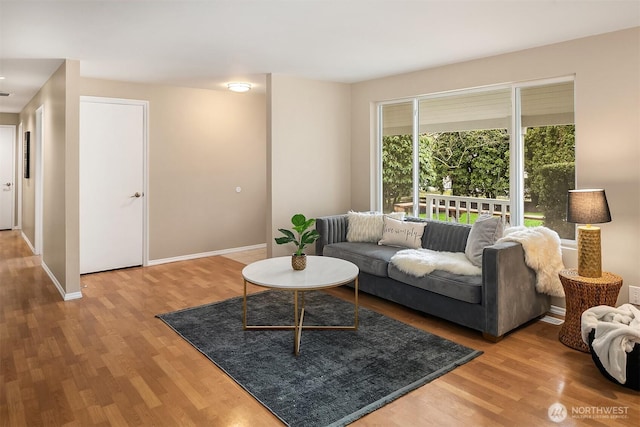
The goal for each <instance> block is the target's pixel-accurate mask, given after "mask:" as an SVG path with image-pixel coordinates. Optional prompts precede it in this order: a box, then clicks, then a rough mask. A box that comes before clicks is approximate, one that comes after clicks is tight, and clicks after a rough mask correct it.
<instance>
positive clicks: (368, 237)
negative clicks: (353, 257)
mask: <svg viewBox="0 0 640 427" xmlns="http://www.w3.org/2000/svg"><path fill="white" fill-rule="evenodd" d="M388 215H389V216H391V217H393V218H397V219H400V220H402V219H404V212H394V213H391V214H388ZM383 218H384V214H382V213H380V212H354V211H349V212H348V213H347V221H348V226H347V241H348V242H369V243H376V242H378V241H379V240H380V239H381V238H382V227H383Z"/></svg>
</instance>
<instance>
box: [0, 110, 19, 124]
mask: <svg viewBox="0 0 640 427" xmlns="http://www.w3.org/2000/svg"><path fill="white" fill-rule="evenodd" d="M18 123H20V116H19V115H18V114H16V113H0V125H15V126H18Z"/></svg>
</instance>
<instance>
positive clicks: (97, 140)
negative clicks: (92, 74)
mask: <svg viewBox="0 0 640 427" xmlns="http://www.w3.org/2000/svg"><path fill="white" fill-rule="evenodd" d="M145 140H146V103H144V102H137V101H126V100H114V99H104V98H100V99H98V98H85V97H83V98H82V99H81V103H80V273H82V274H84V273H91V272H96V271H104V270H112V269H116V268H125V267H132V266H137V265H142V264H143V261H144V251H145V244H144V242H145V237H144V236H145V211H146V210H145V203H144V200H145V197H144V192H145V175H146V173H145V169H146V168H145V160H146V159H145V151H146V149H145V147H146V142H145Z"/></svg>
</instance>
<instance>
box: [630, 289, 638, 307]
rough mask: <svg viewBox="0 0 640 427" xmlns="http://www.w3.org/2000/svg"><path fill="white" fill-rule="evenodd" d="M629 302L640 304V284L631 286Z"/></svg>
mask: <svg viewBox="0 0 640 427" xmlns="http://www.w3.org/2000/svg"><path fill="white" fill-rule="evenodd" d="M629 302H630V303H631V304H636V305H640V286H629Z"/></svg>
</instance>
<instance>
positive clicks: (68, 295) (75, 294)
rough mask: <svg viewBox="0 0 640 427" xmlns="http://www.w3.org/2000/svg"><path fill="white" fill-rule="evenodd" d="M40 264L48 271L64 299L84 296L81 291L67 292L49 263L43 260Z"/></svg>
mask: <svg viewBox="0 0 640 427" xmlns="http://www.w3.org/2000/svg"><path fill="white" fill-rule="evenodd" d="M40 264H41V265H42V269H43V270H44V272H45V273H47V276H49V278H50V279H51V281H52V282H53V284H54V285H55V287H56V288H57V289H58V292H60V295H61V296H62V299H63V300H64V301H71V300H74V299H79V298H82V292H80V291H78V292H71V293H67V292H65V290H64V288H63V287H62V285H61V284H60V282H59V281H58V279H56V276H54V275H53V272H52V271H51V269H49V267H48V266H47V264H46V263H45V262H44V261H42V262H41V263H40Z"/></svg>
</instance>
